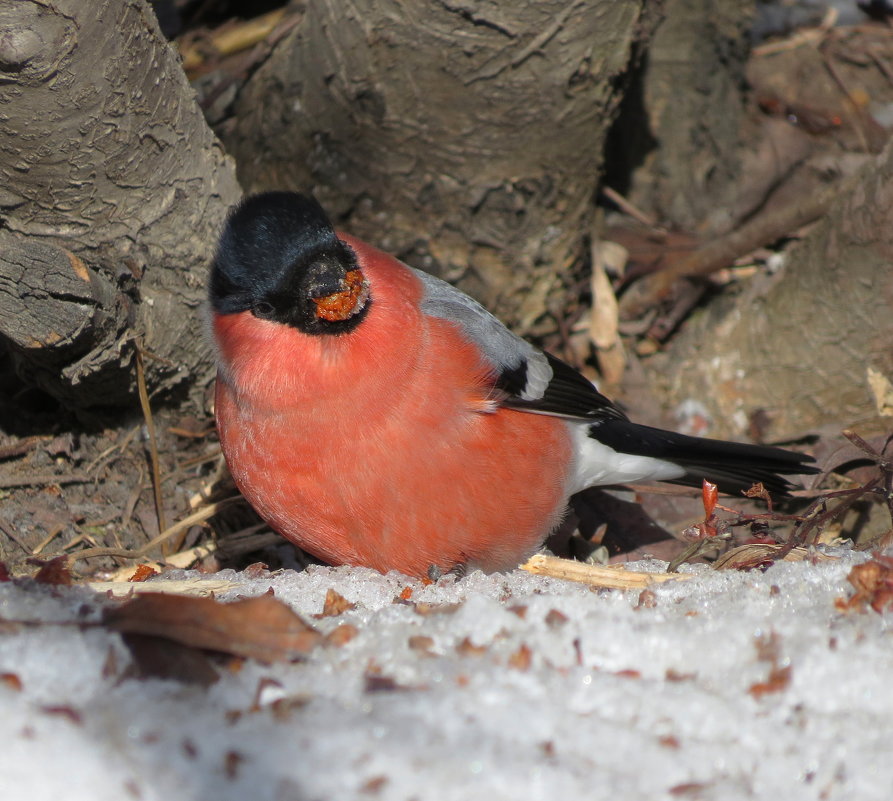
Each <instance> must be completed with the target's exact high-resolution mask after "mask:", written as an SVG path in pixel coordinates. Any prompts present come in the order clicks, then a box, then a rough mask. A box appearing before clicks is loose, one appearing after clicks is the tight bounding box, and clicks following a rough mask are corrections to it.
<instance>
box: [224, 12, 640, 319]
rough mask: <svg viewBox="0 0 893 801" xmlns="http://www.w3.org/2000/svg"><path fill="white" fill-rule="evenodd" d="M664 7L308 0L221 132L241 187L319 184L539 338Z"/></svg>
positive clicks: (349, 214) (389, 238)
mask: <svg viewBox="0 0 893 801" xmlns="http://www.w3.org/2000/svg"><path fill="white" fill-rule="evenodd" d="M654 5H655V4H653V3H651V4H649V3H645V2H642V0H592V1H591V2H583V0H543V2H526V3H509V4H496V3H487V4H480V3H471V2H466V1H465V0H404V2H399V3H398V2H395V0H357V2H354V3H351V4H348V5H346V4H343V3H335V2H331V0H309V2H308V3H307V9H306V16H305V18H304V20H303V22H302V24H301V25H300V26H299V27H298V28H297V29H296V30H295V32H294V33H293V34H292V35H291V36H290V37H289V38H287V39H286V40H285V41H284V42H283V43H282V44H281V45H280V46H279V47H278V48H277V49H276V50H275V51H274V53H273V55H272V57H271V58H270V59H269V60H268V61H267V62H266V63H265V64H264V65H263V66H262V67H261V68H260V69H259V70H258V71H257V72H256V73H255V75H254V76H253V78H252V80H251V81H250V82H249V83H248V85H247V86H246V87H245V89H244V90H243V92H242V93H241V96H240V98H239V100H238V102H237V106H236V121H235V124H234V126H233V128H232V129H231V130H230V131H229V133H228V134H222V135H223V136H224V139H225V142H226V144H227V147H228V149H229V150H230V151H231V152H232V153H233V154H234V155H235V156H236V159H237V162H238V165H239V176H240V179H241V180H242V182H243V184H244V185H245V186H246V188H250V189H252V190H259V189H267V188H299V189H303V190H312V191H313V192H314V193H315V194H316V195H317V197H318V198H319V199H320V201H321V202H322V203H323V205H324V206H326V207H327V208H328V209H329V211H330V212H332V213H333V214H334V216H335V217H336V219H337V221H339V222H341V223H342V224H343V223H345V222H346V221H348V220H349V222H348V223H347V225H348V226H349V228H350V230H351V231H352V232H353V233H356V234H358V235H359V236H361V237H363V238H365V239H368V240H370V241H371V242H373V243H374V244H377V245H379V246H381V247H383V248H384V249H386V250H389V251H391V252H394V253H397V254H398V255H400V256H401V257H403V258H404V259H406V260H407V261H409V262H411V263H414V264H416V265H418V266H421V267H424V268H426V269H428V270H430V271H432V272H436V273H438V274H440V275H442V276H444V277H446V278H448V279H450V280H453V281H454V282H455V283H458V284H459V285H460V286H461V287H462V288H463V289H465V290H466V291H469V292H470V293H471V294H473V295H476V296H477V297H478V298H479V299H480V300H482V301H483V302H484V303H485V304H486V305H488V306H489V307H490V308H492V309H493V310H494V311H496V312H497V313H499V314H500V315H501V316H503V317H504V318H505V319H506V320H507V321H508V322H510V323H514V324H516V326H517V327H518V328H519V329H520V330H522V331H524V332H529V331H530V330H531V328H532V327H533V325H534V322H535V321H536V319H537V318H539V317H541V316H542V314H543V311H544V310H545V309H546V308H548V306H549V305H550V298H552V297H553V296H555V295H557V296H558V297H559V298H560V299H561V300H563V299H564V298H563V295H564V293H565V292H566V287H563V286H562V277H561V272H562V269H563V268H565V267H566V266H567V265H568V264H570V263H572V262H573V261H574V260H575V259H577V258H578V257H579V256H580V253H581V243H582V241H583V239H584V237H585V236H586V235H588V233H589V228H590V220H591V216H590V215H591V211H592V207H591V204H592V198H593V194H594V189H595V186H596V184H597V180H598V174H599V170H600V167H601V159H602V150H603V143H604V138H605V135H606V132H607V130H608V127H609V124H610V122H611V120H612V118H613V116H614V113H615V110H616V107H617V104H618V102H619V99H620V96H621V84H622V80H621V79H622V77H623V75H624V73H625V72H626V70H627V67H628V64H629V62H630V59H631V58H632V57H633V53H634V50H635V47H636V45H637V43H638V42H641V41H642V40H643V39H644V38H646V37H647V35H648V32H649V30H650V29H651V28H653V26H654V24H655V22H656V13H654ZM646 7H648V8H647V10H646ZM556 275H558V277H556ZM564 280H569V278H567V276H565V277H564ZM556 305H561V301H559V302H558V303H557V304H556Z"/></svg>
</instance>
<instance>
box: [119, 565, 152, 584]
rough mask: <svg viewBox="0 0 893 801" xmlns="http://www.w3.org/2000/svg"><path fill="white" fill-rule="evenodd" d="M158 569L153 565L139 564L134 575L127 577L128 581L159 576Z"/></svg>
mask: <svg viewBox="0 0 893 801" xmlns="http://www.w3.org/2000/svg"><path fill="white" fill-rule="evenodd" d="M157 575H158V571H157V570H156V569H155V568H154V567H152V566H151V565H137V566H136V570H134V571H133V575H132V576H131V577H130V578H129V579H127V580H128V581H145V580H146V579H148V578H151V577H152V576H157Z"/></svg>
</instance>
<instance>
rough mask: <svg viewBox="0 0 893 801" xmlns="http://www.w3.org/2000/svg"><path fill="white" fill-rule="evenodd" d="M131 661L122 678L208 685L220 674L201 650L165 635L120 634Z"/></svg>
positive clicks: (200, 685)
mask: <svg viewBox="0 0 893 801" xmlns="http://www.w3.org/2000/svg"><path fill="white" fill-rule="evenodd" d="M122 638H123V640H124V644H125V645H126V646H127V650H128V651H130V658H131V660H132V662H131V664H129V665H128V666H127V668H126V669H125V671H124V673H123V678H125V679H171V680H173V681H179V682H183V683H184V684H195V685H197V686H199V687H210V686H211V685H212V684H214V683H215V682H216V681H217V680H218V679H219V678H220V677H219V675H218V674H217V671H216V670H215V669H214V666H213V665H212V664H211V661H210V660H209V659H208V656H207V654H205V652H204V651H200V650H199V649H198V648H193V647H192V646H189V645H184V644H183V643H180V642H175V641H174V640H169V639H166V638H164V637H151V636H148V635H145V634H122Z"/></svg>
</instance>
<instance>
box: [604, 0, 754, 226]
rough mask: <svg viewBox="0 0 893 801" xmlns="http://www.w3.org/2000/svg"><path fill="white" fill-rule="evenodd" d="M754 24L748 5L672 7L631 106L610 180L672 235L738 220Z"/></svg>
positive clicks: (670, 3)
mask: <svg viewBox="0 0 893 801" xmlns="http://www.w3.org/2000/svg"><path fill="white" fill-rule="evenodd" d="M752 18H753V3H742V2H741V0H667V2H666V5H665V18H664V20H663V22H662V23H661V24H660V26H659V27H658V29H657V31H656V32H655V34H654V37H653V41H652V42H651V45H650V46H649V48H648V52H647V54H646V56H645V58H644V59H643V61H642V65H641V67H640V68H639V69H638V70H637V71H636V78H635V80H634V82H633V85H632V87H631V90H630V92H629V94H628V96H627V97H626V98H625V99H624V102H623V107H622V112H621V116H620V119H619V120H618V124H617V128H616V130H615V131H614V132H612V137H611V148H610V150H609V154H610V157H611V158H612V162H613V163H611V164H609V165H608V173H609V181H610V183H611V185H612V186H613V187H614V188H616V189H620V190H621V191H623V192H625V193H627V194H628V196H629V198H630V199H631V200H632V201H633V202H634V203H635V204H636V205H637V206H638V207H639V208H641V209H643V210H646V211H648V212H649V213H650V214H652V215H653V216H654V217H655V218H657V219H658V220H660V221H661V222H663V223H665V224H668V225H670V226H672V227H674V228H678V229H681V230H685V231H691V232H707V231H709V232H713V233H716V232H718V231H725V230H727V229H728V228H729V226H730V224H732V223H733V222H734V220H733V219H730V214H729V210H730V209H733V208H735V207H736V203H735V199H736V197H737V192H738V191H740V177H741V176H740V175H739V172H740V155H739V154H740V143H741V138H742V135H743V132H742V126H743V123H744V119H745V107H746V104H745V86H746V81H745V65H746V62H747V56H748V49H749V48H748V36H747V34H748V30H749V28H750V25H751V24H752Z"/></svg>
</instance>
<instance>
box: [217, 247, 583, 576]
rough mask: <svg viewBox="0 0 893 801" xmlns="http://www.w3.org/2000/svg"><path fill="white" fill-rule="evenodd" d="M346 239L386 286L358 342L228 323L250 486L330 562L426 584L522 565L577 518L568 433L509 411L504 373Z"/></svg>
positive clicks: (224, 386)
mask: <svg viewBox="0 0 893 801" xmlns="http://www.w3.org/2000/svg"><path fill="white" fill-rule="evenodd" d="M340 237H341V239H342V240H343V241H345V242H347V243H348V244H349V245H350V246H351V248H353V250H354V252H355V253H356V255H357V261H358V265H359V267H360V269H361V270H362V272H363V274H364V275H365V276H366V278H367V279H368V281H369V282H370V284H371V286H372V287H373V300H372V303H371V306H370V308H369V310H368V314H367V316H366V318H365V319H364V320H363V323H362V325H360V326H358V327H357V328H356V329H355V330H354V331H352V332H351V333H350V334H349V335H346V336H324V337H320V336H312V335H309V334H306V333H302V332H301V331H299V330H297V329H295V328H292V327H288V326H283V325H279V324H277V323H274V322H267V321H264V320H259V319H257V318H256V317H254V316H253V315H252V314H251V313H250V312H249V311H243V312H240V313H237V314H229V315H219V316H215V318H214V328H215V335H216V340H217V342H218V348H219V351H220V363H221V369H220V373H219V378H218V383H217V400H216V404H217V408H216V413H217V422H218V428H219V431H220V439H221V444H222V446H223V451H224V453H225V455H226V458H227V461H228V463H229V465H230V469H231V471H232V474H233V477H234V479H235V481H236V485H237V486H238V487H239V489H240V490H241V492H242V493H243V494H244V495H245V497H246V498H247V499H248V500H249V501H250V502H251V504H252V505H253V506H254V507H255V509H257V511H258V512H259V513H260V514H261V516H262V517H264V518H265V519H266V520H267V521H268V522H269V523H270V525H272V526H273V527H274V528H275V529H276V530H277V531H279V532H280V533H281V534H283V535H284V536H286V537H287V538H288V539H290V540H292V541H293V542H295V543H296V544H297V545H299V546H301V547H302V548H304V549H305V550H307V551H309V552H310V553H312V554H314V555H316V556H318V557H319V558H321V559H323V560H325V561H326V562H329V563H331V564H363V565H367V566H369V567H374V568H376V569H378V570H381V571H387V570H399V571H401V572H403V573H407V574H410V575H417V576H422V575H425V574H426V573H428V572H429V569H430V568H432V567H434V568H436V569H441V570H449V569H451V568H453V567H454V566H455V565H457V564H468V565H470V566H475V567H481V568H483V569H486V570H503V569H510V568H513V567H515V566H516V565H517V564H518V563H519V562H520V561H522V560H523V558H524V557H525V556H527V555H528V554H530V553H531V552H532V551H534V550H535V549H536V548H537V546H539V544H540V543H541V542H542V540H543V538H544V537H545V536H546V535H547V534H548V533H549V531H550V530H551V528H552V527H553V526H554V525H555V524H556V523H557V522H558V520H559V519H560V516H561V514H562V512H563V509H564V505H565V501H566V497H565V495H566V489H565V487H566V484H567V477H568V474H569V472H570V471H571V470H572V469H573V468H574V454H573V452H572V443H571V437H570V433H569V431H568V428H567V424H566V423H565V422H564V421H563V420H561V419H560V418H557V417H549V416H545V415H532V414H528V413H525V412H522V411H515V410H511V409H507V408H504V407H500V406H498V405H497V404H496V403H495V402H494V401H495V400H496V399H495V398H494V396H493V393H494V390H493V388H492V376H491V375H490V372H489V371H490V369H491V368H489V367H488V366H487V365H486V364H485V363H484V362H483V361H482V359H481V356H480V353H479V351H478V349H477V348H476V347H474V345H473V344H472V343H470V342H469V341H468V340H467V339H465V338H464V337H463V336H462V334H461V329H460V327H459V326H457V325H456V324H454V323H451V322H448V321H446V320H444V319H440V318H436V317H431V316H428V315H424V314H423V313H422V312H421V311H420V307H419V302H420V299H421V296H422V293H423V288H422V286H421V282H420V281H419V279H418V278H417V277H416V275H415V274H414V273H412V272H411V271H410V270H408V269H407V268H406V267H405V266H403V265H401V264H400V263H399V262H397V261H396V260H395V259H393V258H392V257H390V256H388V255H386V254H384V253H382V252H380V251H378V250H376V249H374V248H372V247H370V246H369V245H366V244H364V243H363V242H361V241H359V240H357V239H354V238H352V237H349V236H346V235H340ZM398 356H399V358H398ZM482 477H485V480H482ZM494 485H498V486H500V487H501V490H502V491H501V492H500V493H499V494H498V495H497V494H494V493H493V492H492V491H491V490H490V488H491V487H492V486H494Z"/></svg>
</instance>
